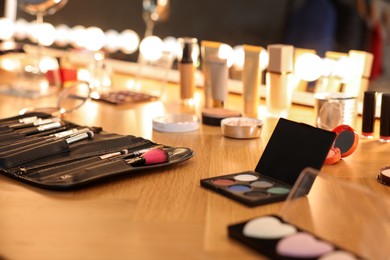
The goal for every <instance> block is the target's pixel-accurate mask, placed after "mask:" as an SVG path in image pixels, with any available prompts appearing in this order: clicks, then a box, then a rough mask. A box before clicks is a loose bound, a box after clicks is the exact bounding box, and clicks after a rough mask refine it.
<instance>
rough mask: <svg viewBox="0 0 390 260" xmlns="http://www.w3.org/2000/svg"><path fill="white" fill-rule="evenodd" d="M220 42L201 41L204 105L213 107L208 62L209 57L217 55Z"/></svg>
mask: <svg viewBox="0 0 390 260" xmlns="http://www.w3.org/2000/svg"><path fill="white" fill-rule="evenodd" d="M220 46H221V43H220V42H212V41H202V42H201V56H202V73H203V78H204V107H205V108H212V107H213V97H212V89H211V84H210V64H209V60H210V59H211V58H215V57H218V52H219V47H220Z"/></svg>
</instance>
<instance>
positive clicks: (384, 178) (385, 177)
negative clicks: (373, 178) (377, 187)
mask: <svg viewBox="0 0 390 260" xmlns="http://www.w3.org/2000/svg"><path fill="white" fill-rule="evenodd" d="M377 180H378V181H379V182H380V183H382V184H384V185H387V186H390V166H387V167H384V168H382V169H381V170H380V172H379V175H378V178H377Z"/></svg>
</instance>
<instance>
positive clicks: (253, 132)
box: [221, 117, 263, 139]
mask: <svg viewBox="0 0 390 260" xmlns="http://www.w3.org/2000/svg"><path fill="white" fill-rule="evenodd" d="M262 126H263V121H261V120H258V119H254V118H249V117H228V118H225V119H223V120H222V121H221V130H222V134H223V135H224V136H226V137H230V138H236V139H251V138H257V137H259V136H260V133H261V128H262Z"/></svg>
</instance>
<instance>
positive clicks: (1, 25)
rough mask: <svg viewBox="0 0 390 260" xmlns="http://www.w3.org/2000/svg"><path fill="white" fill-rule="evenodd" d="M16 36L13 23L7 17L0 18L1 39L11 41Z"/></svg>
mask: <svg viewBox="0 0 390 260" xmlns="http://www.w3.org/2000/svg"><path fill="white" fill-rule="evenodd" d="M13 34H14V24H13V22H12V21H11V20H10V19H8V18H5V17H2V18H0V39H1V40H9V39H11V38H12V36H13Z"/></svg>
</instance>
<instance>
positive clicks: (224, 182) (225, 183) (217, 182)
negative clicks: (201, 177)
mask: <svg viewBox="0 0 390 260" xmlns="http://www.w3.org/2000/svg"><path fill="white" fill-rule="evenodd" d="M213 184H215V185H220V186H230V185H233V184H236V182H235V181H233V180H231V179H216V180H213Z"/></svg>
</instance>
